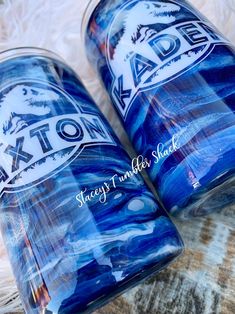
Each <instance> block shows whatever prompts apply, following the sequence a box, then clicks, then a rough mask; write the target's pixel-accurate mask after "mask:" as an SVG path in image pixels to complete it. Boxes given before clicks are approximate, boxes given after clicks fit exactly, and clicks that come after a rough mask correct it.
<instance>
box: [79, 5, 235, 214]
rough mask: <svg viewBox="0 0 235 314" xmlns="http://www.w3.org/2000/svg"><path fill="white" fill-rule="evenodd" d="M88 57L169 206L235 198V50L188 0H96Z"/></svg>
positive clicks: (173, 209)
mask: <svg viewBox="0 0 235 314" xmlns="http://www.w3.org/2000/svg"><path fill="white" fill-rule="evenodd" d="M83 33H84V35H83V36H84V37H85V39H84V40H85V45H86V51H87V55H88V58H89V60H90V62H91V64H92V65H93V66H94V68H95V69H96V70H97V71H98V73H99V76H100V78H101V80H102V82H103V83H104V86H105V87H106V89H107V91H108V92H109V95H110V97H111V99H112V102H113V104H114V105H115V107H116V109H117V111H118V113H119V116H120V117H121V120H122V121H123V124H124V127H125V129H126V131H127V133H128V134H129V137H130V140H131V141H132V143H133V145H134V147H135V149H136V151H137V152H138V153H139V154H141V155H143V156H144V158H147V159H148V160H149V162H151V167H150V168H149V176H150V178H151V180H152V182H153V184H154V185H155V187H156V189H157V191H158V193H159V196H160V198H161V200H162V202H163V204H164V205H165V207H166V209H167V210H168V211H169V212H170V213H171V214H175V215H179V216H182V217H192V216H197V215H204V214H208V213H210V212H214V211H217V210H219V209H221V208H223V207H224V206H225V205H228V204H234V202H235V176H234V172H235V115H234V109H235V50H234V47H233V46H232V44H231V43H229V42H228V40H227V39H226V38H224V36H223V35H222V34H221V33H220V32H219V31H218V30H217V29H216V28H215V27H214V26H213V25H212V24H211V23H210V22H209V21H208V20H207V19H206V18H205V17H203V16H202V15H201V14H200V13H199V12H198V11H197V10H196V9H194V8H193V7H192V6H191V5H190V4H189V3H188V2H187V1H184V0H158V1H155V0H114V1H108V0H101V1H97V0H93V1H90V5H89V6H88V9H87V11H86V14H85V16H84V24H83Z"/></svg>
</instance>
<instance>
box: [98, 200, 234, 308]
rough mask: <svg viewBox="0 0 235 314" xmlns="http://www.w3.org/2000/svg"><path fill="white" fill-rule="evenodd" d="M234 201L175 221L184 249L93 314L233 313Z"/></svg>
mask: <svg viewBox="0 0 235 314" xmlns="http://www.w3.org/2000/svg"><path fill="white" fill-rule="evenodd" d="M234 218H235V206H234V207H228V208H226V209H225V210H223V212H222V213H220V214H215V215H211V216H208V217H204V218H199V219H194V220H193V221H191V222H180V223H179V222H178V221H176V224H177V225H178V227H179V230H180V231H181V234H182V236H183V238H184V241H185V245H186V250H185V253H184V254H183V255H182V256H181V257H180V258H179V259H178V260H177V261H176V262H175V263H173V264H172V265H171V266H169V267H168V268H167V269H166V270H164V271H162V272H161V273H159V274H158V275H156V276H154V277H152V278H150V279H148V280H147V281H146V282H144V283H142V284H141V285H139V286H137V287H136V288H134V289H132V290H130V291H128V292H127V293H126V294H125V295H123V296H121V297H119V298H118V299H116V300H115V301H114V302H113V303H110V304H109V305H107V306H106V307H104V308H102V309H100V310H98V311H96V312H95V313H96V314H235V219H234Z"/></svg>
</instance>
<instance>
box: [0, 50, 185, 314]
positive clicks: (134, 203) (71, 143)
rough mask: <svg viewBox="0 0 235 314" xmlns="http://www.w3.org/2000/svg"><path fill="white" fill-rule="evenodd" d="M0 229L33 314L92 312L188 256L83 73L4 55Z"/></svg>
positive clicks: (47, 56)
mask: <svg viewBox="0 0 235 314" xmlns="http://www.w3.org/2000/svg"><path fill="white" fill-rule="evenodd" d="M0 70H1V76H0V162H1V163H0V193H1V208H0V217H1V219H0V224H1V231H2V234H3V237H4V241H5V244H6V247H7V250H8V253H9V257H10V260H11V263H12V267H13V271H14V275H15V277H16V281H17V285H18V288H19V291H20V295H21V299H22V302H23V305H24V308H25V311H26V313H27V314H38V313H47V314H49V313H53V314H55V313H59V314H65V313H66V314H71V313H73V314H75V313H82V312H85V311H89V312H90V311H91V310H94V309H96V308H97V307H98V306H101V305H102V304H103V303H105V302H107V301H108V300H109V299H110V298H112V297H114V296H116V295H117V294H119V293H121V292H122V291H123V290H125V289H126V288H128V287H131V286H132V285H134V284H136V283H137V282H138V281H139V280H140V279H143V278H145V277H146V276H147V275H150V274H151V273H153V272H155V271H158V270H160V269H161V268H162V267H164V266H166V265H167V264H168V263H169V262H170V261H172V260H173V259H174V258H175V257H176V256H178V255H179V254H180V253H181V251H182V241H181V238H180V236H179V235H178V232H177V230H176V228H175V226H174V225H173V223H172V222H171V220H170V219H169V218H168V217H167V215H166V214H165V212H164V211H163V210H162V209H161V207H160V206H159V205H158V203H157V202H156V201H155V199H154V196H153V195H152V193H151V192H150V191H149V189H148V188H147V186H146V184H145V183H144V181H143V179H142V177H141V176H140V174H139V173H133V175H132V176H130V177H129V176H128V175H127V172H130V171H132V169H131V160H130V158H129V157H128V155H127V153H126V152H125V151H124V149H123V148H122V146H121V144H120V143H119V141H118V139H117V138H116V136H115V135H114V133H113V131H112V130H111V128H110V126H109V125H108V123H107V121H106V120H105V119H104V118H103V116H102V114H101V113H100V111H99V110H98V108H97V107H96V106H95V104H94V103H93V101H92V100H91V98H90V96H89V95H88V94H87V92H86V90H85V89H84V87H83V85H82V84H81V82H80V81H79V79H78V78H77V76H76V74H75V73H74V72H73V71H72V70H71V69H70V68H69V67H68V66H67V65H66V64H64V62H63V61H61V60H60V59H59V58H58V57H57V56H56V55H54V54H53V53H50V52H47V51H43V50H39V49H30V48H28V49H15V50H12V51H7V52H4V53H1V54H0Z"/></svg>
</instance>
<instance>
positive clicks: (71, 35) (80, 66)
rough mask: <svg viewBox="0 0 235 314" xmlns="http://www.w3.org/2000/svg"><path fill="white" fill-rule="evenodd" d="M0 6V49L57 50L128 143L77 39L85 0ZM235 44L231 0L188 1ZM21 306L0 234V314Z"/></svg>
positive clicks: (16, 0) (23, 0)
mask: <svg viewBox="0 0 235 314" xmlns="http://www.w3.org/2000/svg"><path fill="white" fill-rule="evenodd" d="M1 2H2V4H0V50H6V49H9V48H14V47H20V46H35V47H41V48H47V49H50V50H52V51H55V52H57V53H58V54H60V55H61V56H62V57H63V58H64V59H65V60H66V61H67V63H69V64H70V65H71V66H72V67H73V68H74V69H75V70H76V71H77V72H78V74H79V76H80V77H81V78H82V80H83V82H84V83H85V85H86V86H87V88H88V89H89V91H90V93H91V94H92V95H94V99H95V101H96V102H97V104H98V105H99V107H100V108H101V110H102V111H103V112H104V114H105V115H106V117H108V119H109V121H110V122H111V124H112V125H113V127H114V128H115V130H116V132H117V133H118V135H119V137H120V138H121V139H122V140H123V141H124V142H127V140H126V137H125V134H124V132H123V130H122V128H121V126H120V123H119V121H118V119H117V116H116V114H115V113H114V111H113V109H112V107H111V106H110V103H109V100H108V97H107V95H106V94H105V92H104V90H103V89H102V88H101V85H100V83H99V81H98V79H97V78H96V76H95V74H94V72H93V71H92V69H91V68H90V67H89V65H88V63H87V61H86V58H85V53H84V48H83V46H82V43H81V38H80V35H81V34H80V29H81V20H82V16H83V13H84V10H85V7H86V5H87V3H88V2H89V0H66V1H65V0H36V1H35V0H5V1H1V0H0V3H1ZM191 2H192V3H193V4H194V5H195V6H196V7H197V8H199V9H200V11H201V12H203V13H204V14H205V15H206V16H207V17H208V18H209V19H210V20H211V21H212V22H213V23H214V24H215V25H216V26H217V27H218V28H219V29H220V30H221V31H222V32H223V33H224V34H225V35H226V36H227V37H228V38H229V39H230V40H231V41H232V42H233V43H235V0H191ZM20 311H22V310H21V304H20V300H19V297H18V292H17V288H16V286H15V282H14V278H13V275H12V271H11V268H10V264H9V261H8V258H7V255H6V252H5V249H4V246H3V244H2V239H1V238H0V314H6V313H8V314H9V313H16V312H20Z"/></svg>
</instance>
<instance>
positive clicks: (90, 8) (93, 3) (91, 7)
mask: <svg viewBox="0 0 235 314" xmlns="http://www.w3.org/2000/svg"><path fill="white" fill-rule="evenodd" d="M100 2H101V0H89V2H88V3H87V6H86V8H85V11H84V14H83V18H82V23H81V38H82V42H83V43H84V42H85V33H86V29H87V26H88V23H89V19H90V17H91V15H92V13H93V12H94V11H95V9H96V7H97V6H98V4H99V3H100Z"/></svg>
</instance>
